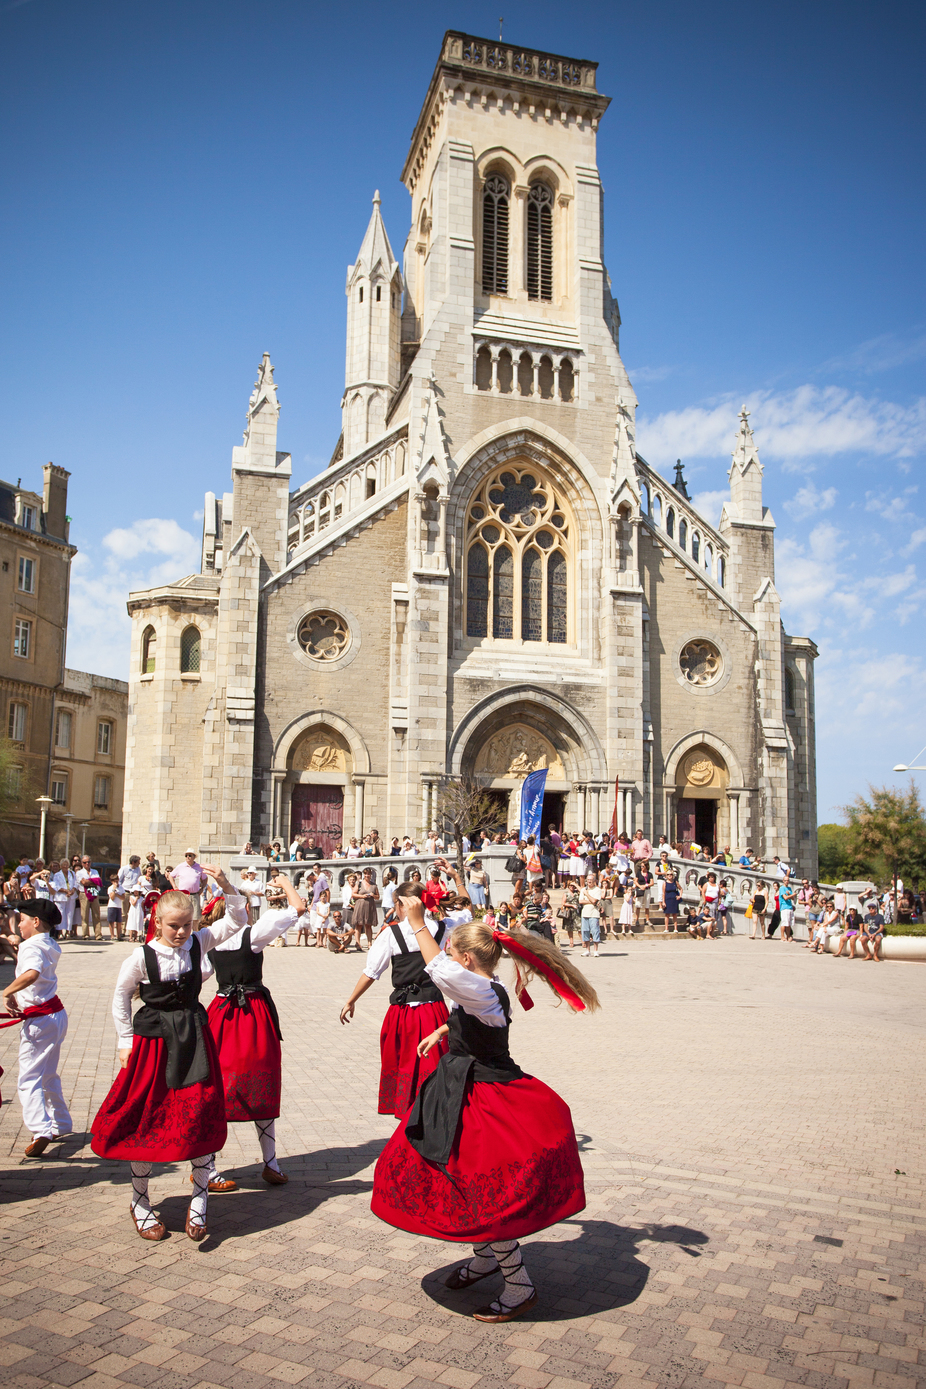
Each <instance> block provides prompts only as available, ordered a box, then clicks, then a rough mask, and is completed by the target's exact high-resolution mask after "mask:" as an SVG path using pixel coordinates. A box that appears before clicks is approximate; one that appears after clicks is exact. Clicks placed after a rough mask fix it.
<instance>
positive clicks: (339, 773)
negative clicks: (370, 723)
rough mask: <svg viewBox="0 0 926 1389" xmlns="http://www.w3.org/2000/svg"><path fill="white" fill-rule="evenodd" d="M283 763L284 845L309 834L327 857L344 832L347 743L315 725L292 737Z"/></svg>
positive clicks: (349, 765)
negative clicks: (286, 796) (286, 819)
mask: <svg viewBox="0 0 926 1389" xmlns="http://www.w3.org/2000/svg"><path fill="white" fill-rule="evenodd" d="M286 763H287V769H286V780H285V788H286V790H287V791H288V793H289V840H288V843H291V842H292V841H293V840H294V839H295V838H296V836H297V835H300V834H309V835H311V836H312V837H313V839H314V840H315V842H316V844H317V845H318V847H319V848H320V849H321V850H322V853H323V854H324V856H325V857H326V858H330V857H331V855H332V854H333V852H334V850H335V849H336V848H337V846H338V845H339V844H340V842H341V839H342V836H343V832H344V794H345V791H346V789H347V787H348V785H349V784H350V777H351V772H352V770H353V758H352V756H351V750H350V744H349V743H348V741H347V739H346V738H345V737H344V736H343V735H342V734H341V733H339V732H338V731H337V730H336V729H334V728H329V727H328V726H326V725H325V724H316V725H315V726H314V727H313V728H309V729H307V730H306V731H305V732H304V733H302V734H300V736H299V737H298V738H296V740H295V742H294V743H293V745H292V747H291V748H290V749H289V753H288V755H287V759H286Z"/></svg>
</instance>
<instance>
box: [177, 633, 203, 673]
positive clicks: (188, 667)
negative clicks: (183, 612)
mask: <svg viewBox="0 0 926 1389" xmlns="http://www.w3.org/2000/svg"><path fill="white" fill-rule="evenodd" d="M201 651H202V639H201V637H200V635H199V628H198V627H184V629H183V632H182V633H181V635H180V673H181V675H197V674H199V661H200V653H201Z"/></svg>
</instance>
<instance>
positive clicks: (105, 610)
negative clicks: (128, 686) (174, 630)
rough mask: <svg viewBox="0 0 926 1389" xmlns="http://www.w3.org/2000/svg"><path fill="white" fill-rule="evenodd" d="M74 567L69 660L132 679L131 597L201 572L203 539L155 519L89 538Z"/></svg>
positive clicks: (78, 666) (74, 664)
mask: <svg viewBox="0 0 926 1389" xmlns="http://www.w3.org/2000/svg"><path fill="white" fill-rule="evenodd" d="M74 543H75V544H76V545H77V546H78V553H77V555H76V556H75V558H74V562H73V565H72V567H71V603H70V618H69V622H68V646H67V663H68V665H69V666H70V667H71V669H72V670H91V671H93V672H94V673H95V674H97V675H109V676H112V677H115V678H116V679H119V680H125V679H127V678H128V670H129V654H130V653H129V646H130V636H131V622H130V620H129V616H128V613H127V612H126V610H125V604H126V599H127V598H128V595H129V593H130V592H132V591H134V590H136V589H145V588H156V587H157V586H158V585H159V584H166V583H171V582H172V581H173V580H175V579H180V578H183V577H184V575H186V574H191V573H198V572H199V564H200V541H199V539H198V538H197V537H196V536H194V535H191V534H190V533H189V531H185V530H184V529H183V527H182V526H180V525H178V524H177V522H176V521H174V520H164V519H162V518H159V517H150V518H146V519H144V520H138V521H135V522H134V523H133V524H132V525H131V526H130V527H127V528H117V529H116V530H111V531H109V533H108V534H107V535H104V536H103V538H102V540H100V541H97V540H94V539H91V540H89V541H87V542H86V543H85V542H84V540H83V538H82V537H81V536H80V535H79V534H78V535H77V536H76V537H75V540H74Z"/></svg>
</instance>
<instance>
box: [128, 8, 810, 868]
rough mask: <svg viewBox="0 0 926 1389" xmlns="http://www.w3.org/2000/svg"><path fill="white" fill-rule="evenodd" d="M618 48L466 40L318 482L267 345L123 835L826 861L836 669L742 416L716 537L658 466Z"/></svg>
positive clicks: (147, 655) (214, 852) (141, 745)
mask: <svg viewBox="0 0 926 1389" xmlns="http://www.w3.org/2000/svg"><path fill="white" fill-rule="evenodd" d="M607 106H608V98H607V97H605V96H603V95H601V94H600V93H599V92H598V90H597V86H596V65H595V64H594V63H588V62H583V61H577V60H573V59H568V58H562V57H558V56H556V55H552V54H545V53H538V52H534V51H531V50H525V49H521V48H518V47H514V46H511V45H508V44H501V43H498V44H496V43H492V42H489V41H486V40H482V39H477V38H473V37H470V36H467V35H464V34H459V33H448V34H446V35H445V37H444V41H443V46H442V51H441V55H440V58H439V61H438V63H437V67H436V69H435V72H434V75H433V77H432V80H431V83H430V86H429V88H428V91H427V94H426V96H425V100H424V104H423V106H422V109H421V114H420V117H419V119H418V124H417V126H416V128H415V131H414V135H413V137H412V143H411V148H410V150H409V154H408V158H407V160H406V163H405V167H404V169H403V172H402V178H403V182H404V183H405V185H406V187H407V189H408V191H409V193H410V195H411V213H412V215H411V229H410V232H409V235H408V239H407V241H406V244H405V249H404V256H403V261H402V264H401V265H400V264H399V262H398V260H397V259H396V257H395V255H394V254H393V251H392V248H391V246H390V243H389V238H388V236H387V234H386V229H385V226H384V224H383V221H382V218H381V216H380V211H379V199H378V195H377V197H376V198H375V199H374V206H373V214H372V218H371V220H370V224H369V226H368V228H367V232H366V235H365V237H364V239H363V242H362V245H361V247H360V251H359V254H358V256H357V259H356V261H355V262H354V264H353V265H351V266H350V267H349V269H348V274H347V282H346V299H347V352H346V372H345V390H344V397H343V401H342V423H343V431H342V435H341V439H340V440H339V442H338V446H337V448H336V450H335V452H334V456H333V458H332V461H331V463H330V465H329V466H328V467H327V469H326V470H325V471H324V472H322V473H321V474H319V475H318V476H316V477H314V478H312V479H311V480H310V481H308V482H305V483H302V484H300V485H298V486H296V487H295V488H294V487H293V483H292V463H291V458H290V455H289V454H288V453H286V452H285V451H282V450H281V449H280V448H279V447H278V440H277V432H278V424H279V415H280V406H279V402H278V399H277V388H276V385H275V382H274V368H273V366H272V365H271V362H270V358H269V356H268V355H267V354H265V355H264V358H263V360H262V362H261V364H260V366H259V369H258V377H257V382H256V385H255V388H254V391H253V394H252V395H251V398H250V403H249V406H248V414H247V425H246V430H245V435H244V442H243V444H242V445H241V446H239V447H237V448H235V449H234V450H233V452H232V488H231V491H230V492H226V493H224V494H223V495H221V496H219V495H215V494H212V493H209V494H207V497H206V505H205V522H204V535H203V551H202V566H201V572H200V573H198V574H194V575H188V576H186V577H183V578H180V579H178V581H177V582H176V583H173V584H169V585H166V586H164V587H162V588H158V589H153V590H150V591H146V592H136V593H133V594H131V595H130V598H129V604H128V606H129V611H130V613H131V616H132V619H133V637H132V641H133V650H132V674H131V694H130V724H129V746H128V755H127V769H126V805H125V819H124V825H125V830H124V844H125V849H126V851H127V852H129V851H131V852H145V851H146V850H148V849H154V850H155V851H156V852H157V853H158V854H159V856H160V857H161V858H162V860H163V859H165V858H167V859H168V860H171V861H176V858H177V856H178V855H179V854H181V853H182V852H183V849H184V848H185V847H187V846H188V845H195V846H196V847H197V848H198V849H200V850H201V852H202V854H203V856H208V855H211V856H213V857H223V856H227V855H229V854H232V853H235V852H238V851H240V849H241V847H242V845H243V844H244V843H245V842H246V841H248V840H250V841H251V842H253V843H254V844H255V846H256V844H257V843H258V842H265V841H268V840H272V839H274V838H278V839H280V840H281V841H286V840H288V839H289V838H290V837H291V836H292V835H293V834H294V833H295V832H296V831H301V830H307V831H309V832H311V833H313V834H315V835H316V837H317V838H318V839H319V840H320V841H321V842H322V843H323V844H324V845H325V846H326V847H329V848H330V847H331V845H332V844H333V842H334V841H335V840H336V839H339V838H341V837H342V836H343V838H344V840H345V842H346V841H347V840H348V839H349V838H350V837H351V836H357V837H359V836H360V835H361V834H362V833H365V832H366V831H368V830H369V829H371V828H374V827H375V828H378V829H379V831H380V833H381V834H382V835H383V836H384V837H391V836H392V835H402V834H405V833H410V834H412V835H415V834H420V833H421V832H422V831H423V830H425V829H427V828H428V827H429V826H430V825H431V824H433V823H434V822H435V819H436V814H437V807H438V801H439V796H440V789H441V786H442V785H443V784H444V783H445V781H446V779H447V778H461V777H464V778H470V777H471V778H474V779H475V780H477V781H478V782H480V783H481V784H482V785H483V786H484V787H486V788H487V789H488V790H489V791H490V792H491V793H492V795H493V797H494V798H495V799H496V800H497V802H498V806H499V815H500V817H501V818H503V819H504V817H505V816H506V815H507V814H509V813H510V808H511V806H512V805H513V803H514V793H516V792H517V789H518V787H519V785H520V781H521V780H522V779H523V777H524V775H525V774H526V772H527V771H529V770H532V769H535V768H538V767H546V768H547V771H548V778H547V796H546V799H545V804H544V822H545V824H552V825H556V826H559V827H564V828H565V829H567V830H582V829H591V830H600V829H606V828H607V827H608V825H609V823H610V821H611V817H612V813H615V812H616V817H617V824H618V826H619V827H621V828H627V829H628V830H630V831H631V832H632V831H633V830H634V829H636V828H638V827H639V828H642V829H643V830H644V831H646V833H647V835H648V836H649V837H651V838H652V839H653V840H654V842H655V838H656V836H658V835H659V834H665V835H666V837H667V838H668V839H670V840H675V839H679V840H682V841H688V842H690V841H692V840H697V841H698V842H699V843H702V844H707V845H719V846H723V845H727V844H728V845H730V846H731V847H732V848H734V849H742V848H744V847H746V846H747V845H749V846H751V847H752V848H753V849H754V850H755V851H756V852H757V853H758V854H760V855H761V856H762V857H768V858H771V856H772V855H773V854H779V855H780V856H781V857H782V858H785V859H788V860H789V861H790V862H791V863H793V864H794V865H795V866H796V867H797V868H798V869H799V871H800V872H801V873H804V874H810V873H814V874H815V872H816V801H815V765H814V692H813V691H814V687H813V662H814V657H815V655H816V648H815V647H814V644H813V642H812V641H810V640H809V639H808V638H806V637H793V636H789V635H788V634H786V632H785V630H784V628H783V626H782V622H781V617H780V611H779V608H780V602H779V597H778V594H777V592H776V589H775V572H774V531H775V525H774V521H773V519H772V517H771V515H770V513H769V511H768V509H767V508H766V507H765V506H764V505H763V501H762V472H763V470H762V464H761V462H760V460H759V455H758V452H757V449H756V445H755V442H754V439H753V435H752V430H751V427H750V423H749V418H748V415H747V413H746V412H745V410H744V411H743V412H742V414H741V416H740V428H739V433H738V435H737V437H736V439H735V440H733V441H731V442H733V445H734V449H733V456H732V463H731V467H730V474H729V478H730V497H729V500H728V501H727V503H726V505H725V506H724V508H723V514H722V517H721V520H720V523H719V526H718V527H717V528H714V527H713V526H712V525H710V524H709V523H708V522H707V521H706V520H705V519H704V518H703V517H702V516H700V515H699V514H698V513H697V512H696V511H695V510H694V508H693V506H692V505H691V502H690V501H689V499H688V496H687V491H686V488H685V484H684V481H683V479H682V476H681V470H678V472H677V475H676V480H675V484H674V485H673V484H670V483H668V482H667V481H666V480H665V479H664V478H662V477H661V476H660V475H659V474H658V473H657V472H656V471H655V470H654V469H652V468H651V467H649V465H648V464H647V463H646V462H645V460H644V459H643V458H641V457H640V455H639V454H638V453H637V451H636V446H635V426H634V420H635V411H636V405H637V398H636V395H635V393H634V390H633V387H632V385H631V383H630V380H629V378H628V375H627V372H626V371H625V369H624V365H623V363H622V361H621V356H620V338H619V330H620V315H619V312H618V306H617V302H616V300H615V298H614V297H613V295H612V291H611V284H610V280H609V277H608V274H607V271H606V269H605V265H604V263H603V260H602V254H603V246H602V220H603V207H602V186H601V181H600V178H599V174H598V169H597V163H596V140H597V132H598V125H599V121H600V120H601V118H602V117H603V116H604V114H605V111H606V108H607Z"/></svg>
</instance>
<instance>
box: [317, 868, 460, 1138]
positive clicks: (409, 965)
mask: <svg viewBox="0 0 926 1389" xmlns="http://www.w3.org/2000/svg"><path fill="white" fill-rule="evenodd" d="M423 890H424V889H423V887H422V885H421V884H420V883H413V882H406V883H402V885H401V886H400V887H398V888H397V889H396V899H398V897H399V896H400V895H404V896H406V897H412V898H414V899H415V901H416V902H418V904H419V906H420V905H421V896H422V893H423ZM422 913H423V908H422ZM422 920H425V918H424V915H423V914H422ZM426 929H427V930H428V931H429V932H430V933H431V935H432V937H433V939H434V940H435V941H436V943H437V946H438V947H439V946H440V944H441V942H442V941H443V939H444V937H445V934H446V927H445V925H444V923H443V922H438V921H435V920H434V919H433V918H432V917H430V916H429V917H428V918H427V928H426ZM390 965H391V966H392V993H391V994H390V996H389V1009H388V1011H387V1013H386V1016H385V1018H384V1019H383V1026H382V1030H381V1031H380V1034H379V1050H380V1059H381V1065H380V1075H379V1105H378V1109H377V1112H378V1113H379V1114H394V1115H395V1117H396V1118H397V1119H401V1118H402V1116H403V1114H407V1113H408V1110H409V1108H410V1106H411V1104H412V1101H413V1100H414V1098H415V1096H416V1095H417V1093H418V1089H419V1087H420V1085H421V1083H422V1081H423V1080H424V1079H425V1077H426V1076H429V1075H430V1074H431V1072H432V1071H433V1070H434V1069H435V1068H436V1066H437V1063H438V1062H439V1061H440V1059H441V1056H442V1055H443V1054H444V1052H445V1051H446V1050H447V1044H446V1043H445V1042H444V1040H443V1038H441V1039H440V1041H438V1042H437V1043H435V1044H434V1046H432V1047H430V1048H429V1049H428V1051H427V1052H420V1051H419V1045H420V1043H421V1042H422V1041H423V1039H424V1038H425V1037H430V1036H431V1035H432V1033H434V1032H436V1030H437V1029H438V1028H440V1027H442V1026H443V1025H444V1024H445V1023H446V1021H447V1008H446V1005H445V1003H444V1000H443V998H442V997H441V992H440V989H439V988H438V987H437V986H436V985H435V984H434V983H432V982H431V979H430V978H429V977H428V975H427V973H426V972H425V968H424V960H423V959H422V956H421V951H420V949H419V947H418V945H417V944H416V943H415V938H414V936H413V935H412V933H411V931H410V930H409V928H408V923H407V922H405V921H396V920H395V919H394V918H393V920H392V921H391V922H389V923H387V924H386V926H385V927H384V928H383V930H382V931H381V932H380V934H379V935H378V936H377V937H376V940H375V941H374V943H373V945H372V946H371V947H370V952H369V954H368V955H367V963H366V968H365V969H364V971H363V973H362V974H361V976H360V978H359V979H358V981H357V984H356V986H355V988H354V991H353V993H352V994H351V996H350V998H349V999H348V1000H347V1002H346V1003H345V1005H344V1007H343V1008H342V1009H341V1022H342V1023H346V1022H350V1020H351V1018H352V1017H353V1016H354V1004H355V1003H356V1002H357V1000H358V999H359V998H361V997H362V995H363V994H365V993H366V991H367V989H369V988H371V987H372V986H373V984H374V983H375V982H376V980H377V979H379V977H380V976H381V975H382V974H384V973H385V971H386V970H387V968H388V967H389V966H390Z"/></svg>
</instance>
